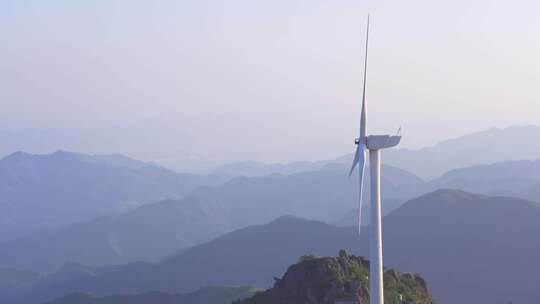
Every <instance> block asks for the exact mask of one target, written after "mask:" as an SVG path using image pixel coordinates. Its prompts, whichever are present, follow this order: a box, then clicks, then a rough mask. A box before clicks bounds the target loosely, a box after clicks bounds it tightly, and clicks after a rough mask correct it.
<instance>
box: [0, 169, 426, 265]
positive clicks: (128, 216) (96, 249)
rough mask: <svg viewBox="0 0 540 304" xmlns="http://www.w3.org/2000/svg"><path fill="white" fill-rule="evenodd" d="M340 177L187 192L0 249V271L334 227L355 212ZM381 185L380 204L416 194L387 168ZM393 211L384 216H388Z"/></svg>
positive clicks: (121, 259)
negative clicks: (256, 229)
mask: <svg viewBox="0 0 540 304" xmlns="http://www.w3.org/2000/svg"><path fill="white" fill-rule="evenodd" d="M346 171H347V168H346V167H345V166H343V165H328V166H326V167H325V168H323V169H321V170H318V171H313V172H303V173H296V174H291V175H287V176H283V175H271V176H266V177H251V178H247V177H237V178H233V179H232V180H230V181H228V182H226V183H224V184H222V185H219V186H214V187H202V188H199V189H197V190H194V191H192V192H191V193H190V194H189V195H188V196H186V197H185V198H183V199H180V200H166V201H161V202H157V203H152V204H146V205H144V206H142V207H139V208H136V209H134V210H131V211H128V212H125V213H123V214H120V215H117V216H108V217H101V218H98V219H94V220H90V221H86V222H81V223H77V224H72V225H70V226H68V227H65V228H63V229H59V230H57V231H54V232H51V233H40V234H36V235H33V236H29V237H25V238H20V239H18V240H13V241H10V242H5V243H3V244H2V243H0V267H17V268H21V269H32V270H35V271H40V272H44V271H45V272H49V271H54V270H56V269H58V268H59V267H61V266H62V265H63V264H64V263H66V262H70V261H71V262H78V263H83V264H85V265H90V266H99V265H105V264H121V263H126V262H132V261H141V260H142V261H156V260H157V259H159V258H162V257H163V256H165V255H169V254H170V253H172V252H174V251H176V250H181V249H184V248H188V247H191V246H194V245H198V244H201V243H204V242H206V241H209V240H211V239H212V238H215V237H218V236H220V235H222V234H224V233H227V232H230V231H233V230H235V229H239V228H243V227H246V226H249V225H257V224H262V223H267V222H269V221H271V220H272V219H275V218H277V217H279V216H283V215H295V216H299V217H304V218H309V219H317V220H321V221H326V222H333V221H334V220H336V219H338V218H341V217H342V216H343V213H344V210H350V209H354V208H357V204H358V202H357V200H358V197H357V196H358V193H357V190H356V189H355V188H356V186H355V185H356V183H355V182H354V179H353V180H350V181H349V180H348V179H347V174H346ZM382 179H383V181H384V182H385V186H384V187H383V193H384V195H385V197H387V198H388V199H389V200H386V199H385V202H390V199H393V201H392V202H403V201H405V200H406V199H407V198H409V197H412V196H414V195H416V194H417V191H418V190H419V189H420V188H421V187H422V186H423V182H422V181H421V180H419V179H418V178H417V177H415V176H414V175H412V174H410V173H408V172H406V171H403V170H400V169H397V168H392V167H387V166H384V167H383V169H382ZM366 195H368V193H366ZM397 205H398V204H397V203H396V204H394V206H393V207H392V206H390V205H387V206H385V209H384V210H385V212H386V213H387V212H388V211H389V210H391V207H392V208H395V207H397Z"/></svg>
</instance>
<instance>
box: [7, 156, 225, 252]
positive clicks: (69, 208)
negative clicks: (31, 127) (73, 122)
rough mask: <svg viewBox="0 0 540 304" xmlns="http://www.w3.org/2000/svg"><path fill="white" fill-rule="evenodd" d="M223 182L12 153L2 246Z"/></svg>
mask: <svg viewBox="0 0 540 304" xmlns="http://www.w3.org/2000/svg"><path fill="white" fill-rule="evenodd" d="M221 181H222V180H221V179H220V178H218V177H216V176H210V177H206V176H198V175H193V174H181V173H177V172H173V171H170V170H167V169H164V168H162V167H158V166H155V165H151V164H148V163H144V162H141V161H137V160H133V159H130V158H128V157H125V156H121V155H95V156H94V155H84V154H78V153H71V152H65V151H58V152H56V153H53V154H47V155H32V154H27V153H23V152H17V153H13V154H11V155H9V156H7V157H5V158H3V159H1V160H0V242H2V241H7V240H12V239H15V238H18V237H21V236H26V235H30V234H32V233H35V232H42V231H45V230H54V229H56V228H60V227H63V226H65V225H67V224H70V223H75V222H80V221H84V220H91V219H93V218H95V217H97V216H100V215H109V214H114V213H120V212H122V211H125V210H130V209H133V208H135V207H137V206H140V205H143V204H145V203H149V202H155V201H158V200H163V199H167V198H180V197H183V196H184V195H185V194H186V193H188V192H190V191H191V190H193V189H195V188H197V187H199V186H203V185H214V184H217V183H219V182H221Z"/></svg>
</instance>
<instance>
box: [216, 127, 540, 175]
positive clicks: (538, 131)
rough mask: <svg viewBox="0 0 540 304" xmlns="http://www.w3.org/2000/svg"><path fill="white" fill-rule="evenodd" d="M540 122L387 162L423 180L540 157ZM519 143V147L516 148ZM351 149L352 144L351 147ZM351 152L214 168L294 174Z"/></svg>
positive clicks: (396, 152) (391, 156)
mask: <svg viewBox="0 0 540 304" xmlns="http://www.w3.org/2000/svg"><path fill="white" fill-rule="evenodd" d="M538 138H540V126H534V125H529V126H511V127H507V128H491V129H489V130H483V131H479V132H474V133H470V134H467V135H464V136H460V137H457V138H453V139H448V140H445V141H442V142H440V143H437V144H435V145H432V146H429V147H425V148H421V149H404V148H399V147H398V148H397V149H389V150H388V151H384V153H383V158H384V163H385V164H387V165H391V166H394V167H397V168H401V169H403V170H406V171H408V172H411V173H413V174H415V175H417V176H419V177H420V178H422V179H423V180H426V181H427V180H431V179H434V178H437V177H438V176H440V175H441V174H443V173H445V172H447V171H450V170H453V169H457V168H462V167H469V166H475V165H480V164H490V163H496V162H503V161H509V160H524V159H537V158H540V142H539V141H538V140H536V139H538ZM517 147H519V148H517ZM351 149H352V147H351ZM351 162H352V154H347V155H344V156H341V157H338V158H336V159H329V160H323V161H313V162H291V163H261V162H254V161H243V162H235V163H230V164H226V165H223V166H220V167H218V168H217V169H216V171H215V172H217V173H222V174H227V173H228V174H232V175H245V176H261V175H268V174H272V173H280V174H292V173H297V172H301V171H308V170H318V169H320V168H322V167H324V166H325V165H328V164H331V163H340V164H350V163H351Z"/></svg>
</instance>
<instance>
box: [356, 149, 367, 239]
mask: <svg viewBox="0 0 540 304" xmlns="http://www.w3.org/2000/svg"><path fill="white" fill-rule="evenodd" d="M360 154H361V156H360V157H359V159H358V184H359V185H360V188H359V191H358V192H359V196H358V234H360V230H361V229H362V194H363V189H364V168H365V165H366V150H364V149H362V151H361V153H360Z"/></svg>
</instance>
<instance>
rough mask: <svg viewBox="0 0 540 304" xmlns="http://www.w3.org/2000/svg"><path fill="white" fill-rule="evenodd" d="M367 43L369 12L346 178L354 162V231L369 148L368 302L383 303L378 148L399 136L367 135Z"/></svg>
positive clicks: (393, 141)
mask: <svg viewBox="0 0 540 304" xmlns="http://www.w3.org/2000/svg"><path fill="white" fill-rule="evenodd" d="M368 45H369V15H368V22H367V30H366V54H365V57H364V85H363V91H362V111H361V114H360V136H359V137H358V138H357V139H356V140H355V144H356V145H357V147H356V152H355V154H354V160H353V163H352V167H351V171H350V172H349V177H350V176H351V174H352V173H353V171H354V169H355V167H356V166H357V165H358V171H359V184H360V191H359V193H360V197H359V207H358V231H360V226H361V212H362V188H363V179H364V167H365V160H366V150H367V151H369V169H370V181H371V191H370V192H371V215H370V231H369V244H370V250H369V251H370V252H369V258H370V269H369V273H370V292H369V293H370V295H369V299H370V300H369V302H370V304H383V303H384V290H383V255H382V227H381V150H382V149H386V148H390V147H394V146H397V145H398V144H399V142H400V140H401V136H399V135H395V136H391V135H369V136H368V135H367V113H366V76H367V63H368Z"/></svg>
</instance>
